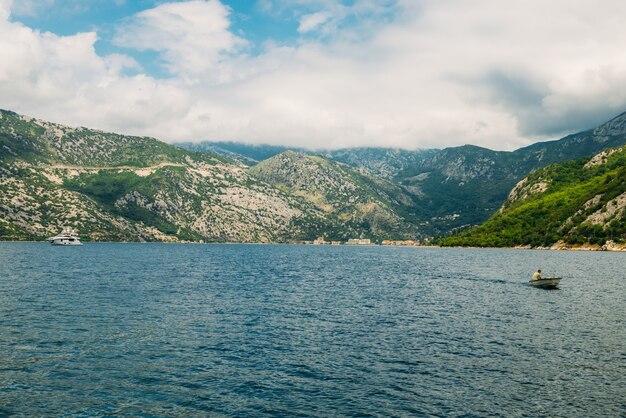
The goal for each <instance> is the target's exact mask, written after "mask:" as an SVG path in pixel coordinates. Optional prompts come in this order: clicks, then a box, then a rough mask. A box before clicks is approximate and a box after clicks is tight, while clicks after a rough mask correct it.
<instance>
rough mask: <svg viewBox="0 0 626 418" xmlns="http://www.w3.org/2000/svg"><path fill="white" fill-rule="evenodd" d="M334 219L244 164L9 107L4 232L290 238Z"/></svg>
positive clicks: (1, 128) (3, 117) (0, 127)
mask: <svg viewBox="0 0 626 418" xmlns="http://www.w3.org/2000/svg"><path fill="white" fill-rule="evenodd" d="M328 225H329V222H327V220H326V219H325V214H324V213H323V212H321V211H319V210H318V209H316V208H315V206H314V205H311V204H309V203H308V202H307V201H306V200H304V199H302V198H299V197H297V196H294V195H289V194H287V193H285V192H283V191H281V190H279V189H277V188H275V187H272V186H270V185H268V184H265V183H263V182H261V181H259V180H258V179H256V178H255V177H253V176H251V175H250V174H248V173H247V171H246V170H245V167H244V166H242V165H240V164H237V163H235V162H233V161H230V160H227V159H224V158H222V157H218V156H216V155H211V154H206V153H193V152H188V151H184V150H181V149H179V148H176V147H173V146H170V145H167V144H165V143H163V142H160V141H157V140H155V139H152V138H140V137H130V136H123V135H117V134H111V133H105V132H100V131H95V130H90V129H86V128H69V127H65V126H62V125H57V124H53V123H49V122H45V121H40V120H36V119H32V118H28V117H24V116H20V115H17V114H15V113H12V112H7V111H0V238H1V239H42V238H45V237H47V236H50V235H53V234H55V233H58V232H59V230H60V229H61V228H62V227H63V226H71V227H73V228H74V229H76V230H77V231H78V233H79V234H80V235H81V236H82V237H83V238H84V239H90V240H122V241H127V240H130V241H153V240H157V241H178V240H193V241H226V242H229V241H233V242H273V241H290V240H296V239H302V238H308V237H310V236H314V235H315V234H316V233H317V232H318V230H319V228H320V227H321V226H323V227H327V226H328Z"/></svg>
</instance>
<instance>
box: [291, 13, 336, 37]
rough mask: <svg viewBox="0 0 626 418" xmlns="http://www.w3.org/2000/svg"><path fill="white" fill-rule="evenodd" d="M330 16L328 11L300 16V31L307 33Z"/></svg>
mask: <svg viewBox="0 0 626 418" xmlns="http://www.w3.org/2000/svg"><path fill="white" fill-rule="evenodd" d="M329 18H330V15H329V14H328V13H324V12H317V13H311V14H308V15H304V16H302V17H301V18H300V25H299V26H298V32H300V33H307V32H310V31H312V30H313V29H315V28H317V27H319V26H320V25H321V24H323V23H324V22H326V21H327V20H328V19H329Z"/></svg>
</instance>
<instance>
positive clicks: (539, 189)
mask: <svg viewBox="0 0 626 418" xmlns="http://www.w3.org/2000/svg"><path fill="white" fill-rule="evenodd" d="M442 243H443V244H444V245H461V246H481V247H484V246H489V247H510V246H529V247H555V248H562V247H571V246H577V245H587V246H597V247H601V246H603V247H604V248H607V247H614V246H622V247H624V248H626V244H625V243H626V146H622V147H620V148H613V149H607V150H605V151H602V152H600V153H599V154H597V155H595V156H594V157H592V158H582V159H578V160H574V161H568V162H565V163H559V164H553V165H549V166H548V167H545V168H543V169H540V170H537V171H535V172H533V173H532V174H531V175H529V176H527V177H525V178H524V179H523V180H521V181H520V182H519V183H518V184H517V185H516V186H515V187H514V188H513V189H512V191H511V192H510V193H509V195H508V198H507V199H506V201H505V202H504V204H503V205H502V207H501V208H500V210H499V211H498V212H497V213H496V214H495V215H493V216H492V217H491V218H490V219H489V220H488V221H487V222H485V223H484V224H483V225H481V226H479V227H476V228H474V229H471V230H469V231H465V232H463V233H460V234H459V235H456V236H452V237H448V238H445V239H443V240H442Z"/></svg>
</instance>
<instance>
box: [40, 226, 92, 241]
mask: <svg viewBox="0 0 626 418" xmlns="http://www.w3.org/2000/svg"><path fill="white" fill-rule="evenodd" d="M48 241H50V244H52V245H83V243H82V242H80V238H78V235H76V234H75V233H74V231H73V230H72V228H68V227H65V228H63V231H62V232H61V233H60V234H59V235H57V236H54V237H50V238H48Z"/></svg>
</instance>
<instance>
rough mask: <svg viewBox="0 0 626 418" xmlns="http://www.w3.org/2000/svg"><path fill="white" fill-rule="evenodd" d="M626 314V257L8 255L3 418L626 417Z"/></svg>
mask: <svg viewBox="0 0 626 418" xmlns="http://www.w3.org/2000/svg"><path fill="white" fill-rule="evenodd" d="M537 268H542V269H543V271H544V273H546V274H547V275H552V274H555V275H559V276H562V277H563V280H562V282H561V288H560V289H559V290H553V291H548V290H541V289H535V288H532V287H530V286H529V285H528V279H529V278H530V276H531V274H532V273H533V271H535V270H536V269H537ZM625 302H626V254H624V253H600V252H556V251H529V250H495V249H484V250H479V249H436V248H387V247H363V248H357V247H326V246H297V245H175V244H86V245H84V246H82V247H75V248H67V247H52V246H50V245H48V244H38V243H23V244H17V243H4V244H0V416H5V415H7V416H12V415H15V416H42V415H66V416H76V415H78V416H107V415H114V416H324V417H325V416H520V417H522V416H528V417H535V416H551V417H555V416H563V417H573V416H580V417H583V416H584V417H594V416H598V417H599V416H625V415H626V377H625V376H626V328H625V327H626V325H625V324H626V305H625Z"/></svg>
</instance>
